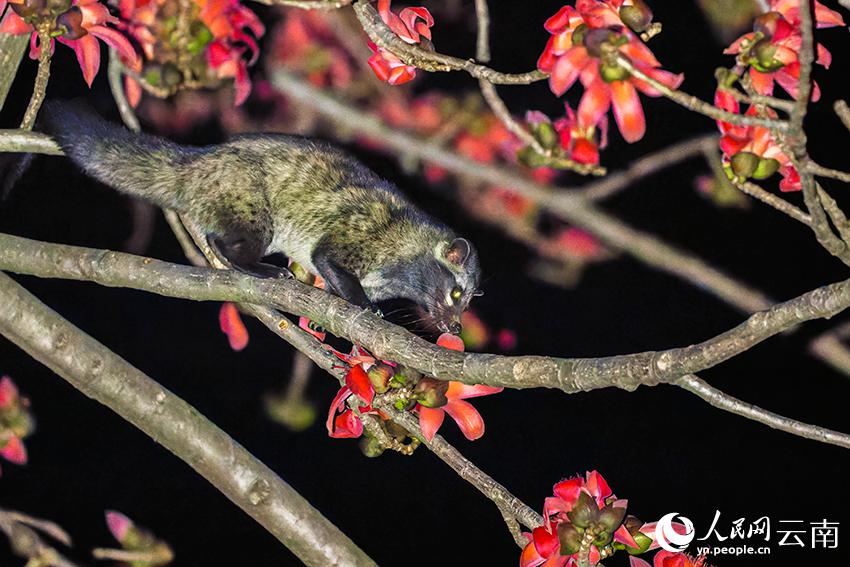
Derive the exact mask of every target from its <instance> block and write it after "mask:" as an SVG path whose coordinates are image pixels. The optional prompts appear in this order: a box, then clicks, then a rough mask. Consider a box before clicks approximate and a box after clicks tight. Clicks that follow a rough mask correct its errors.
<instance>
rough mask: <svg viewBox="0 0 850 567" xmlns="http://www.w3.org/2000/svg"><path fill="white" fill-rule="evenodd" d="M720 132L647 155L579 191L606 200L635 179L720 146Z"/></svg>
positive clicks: (593, 198) (586, 195) (593, 197)
mask: <svg viewBox="0 0 850 567" xmlns="http://www.w3.org/2000/svg"><path fill="white" fill-rule="evenodd" d="M717 140H718V136H717V134H703V135H701V136H697V137H695V138H690V139H688V140H684V141H681V142H676V143H675V144H673V145H671V146H669V147H667V148H664V149H663V150H659V151H657V152H653V153H651V154H647V155H645V156H642V157H640V158H638V159H637V160H635V161H633V162H632V163H630V164H629V167H628V168H627V169H625V170H623V171H617V172H614V173H611V174H609V175H607V176H605V178H603V179H600V180H599V181H594V182H593V183H591V184H589V185H586V186H584V187H582V188H581V189H579V190H578V192H579V193H580V194H581V195H582V196H584V197H587V198H588V199H592V200H594V201H597V200H602V199H607V198H609V197H611V196H613V195H615V194H617V193H618V192H620V191H622V190H623V189H625V188H626V187H629V186H630V185H632V184H633V183H634V182H635V181H637V180H639V179H642V178H644V177H648V176H650V175H652V174H653V173H656V172H658V171H661V170H663V169H666V168H668V167H673V166H675V165H677V164H679V163H681V162H683V161H686V160H688V159H691V158H692V157H694V156H697V155H699V154H701V153H705V151H707V150H708V149H711V148H715V147H717Z"/></svg>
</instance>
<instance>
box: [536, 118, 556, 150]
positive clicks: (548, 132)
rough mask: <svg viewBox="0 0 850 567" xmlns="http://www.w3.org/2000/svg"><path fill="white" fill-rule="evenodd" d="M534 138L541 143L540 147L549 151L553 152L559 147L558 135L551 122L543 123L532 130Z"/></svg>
mask: <svg viewBox="0 0 850 567" xmlns="http://www.w3.org/2000/svg"><path fill="white" fill-rule="evenodd" d="M531 131H532V133H533V134H534V137H535V138H537V141H538V142H540V145H541V146H543V147H544V148H545V149H547V150H551V149H552V148H554V147H555V146H556V145H558V133H557V132H556V131H555V127H554V126H552V123H551V122H541V123H540V124H538V125H536V126H533V127H532V128H531Z"/></svg>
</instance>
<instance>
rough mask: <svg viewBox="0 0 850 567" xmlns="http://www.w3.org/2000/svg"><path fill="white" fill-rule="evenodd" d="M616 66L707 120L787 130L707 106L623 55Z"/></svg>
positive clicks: (779, 124) (767, 120) (782, 124)
mask: <svg viewBox="0 0 850 567" xmlns="http://www.w3.org/2000/svg"><path fill="white" fill-rule="evenodd" d="M617 64H619V65H620V66H621V67H623V68H624V69H626V70H627V71H628V72H629V73H630V74H631V75H632V76H633V77H635V78H637V79H640V80H641V81H643V82H645V83H647V84H649V85H650V86H651V87H653V88H654V89H655V90H657V91H658V92H660V93H661V94H662V95H664V96H665V97H667V98H668V99H670V100H672V101H673V102H675V103H677V104H679V105H681V106H684V107H685V108H687V109H688V110H691V111H693V112H698V113H699V114H704V115H705V116H708V117H709V118H714V119H715V120H722V121H724V122H729V123H730V124H740V125H742V126H764V127H765V128H769V129H770V130H774V131H780V132H782V131H785V130H787V129H788V123H787V122H785V121H782V120H775V119H772V118H762V117H759V116H748V115H745V114H736V113H734V112H728V111H726V110H721V109H719V108H717V107H716V106H714V105H713V104H709V103H707V102H705V101H703V100H701V99H699V98H697V97H695V96H693V95H690V94H687V93H685V92H682V91H678V90H675V89H671V88H670V87H668V86H667V85H665V84H664V83H662V82H660V81H657V80H655V79H654V78H652V77H651V76H649V75H647V74H646V73H644V72H643V71H641V70H640V69H638V68H637V67H635V66H634V65H633V64H632V62H631V61H630V60H629V59H628V58H627V57H626V56H624V55H618V56H617Z"/></svg>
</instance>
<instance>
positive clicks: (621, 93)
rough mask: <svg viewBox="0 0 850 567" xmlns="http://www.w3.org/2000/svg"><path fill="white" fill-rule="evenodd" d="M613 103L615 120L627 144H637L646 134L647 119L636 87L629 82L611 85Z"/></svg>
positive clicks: (616, 82)
mask: <svg viewBox="0 0 850 567" xmlns="http://www.w3.org/2000/svg"><path fill="white" fill-rule="evenodd" d="M611 102H612V104H613V106H614V119H615V120H616V121H617V127H618V128H619V129H620V133H621V134H622V135H623V138H624V139H625V140H626V141H627V142H630V143H631V142H637V141H638V140H640V139H641V138H643V135H644V133H646V119H645V118H644V115H643V107H642V106H641V104H640V97H639V96H638V93H637V90H636V89H635V87H634V85H632V84H631V83H630V82H628V81H614V82H613V83H611Z"/></svg>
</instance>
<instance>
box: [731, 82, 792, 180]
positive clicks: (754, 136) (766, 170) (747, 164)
mask: <svg viewBox="0 0 850 567" xmlns="http://www.w3.org/2000/svg"><path fill="white" fill-rule="evenodd" d="M714 104H715V105H716V106H717V107H718V108H722V109H723V110H726V111H728V112H734V113H736V114H737V113H740V105H739V104H738V101H737V100H735V99H734V98H733V97H732V96H731V95H730V94H729V93H728V92H726V91H725V90H723V89H718V90H717V92H716V93H715V95H714ZM745 114H746V115H748V116H754V115H756V108H755V107H754V106H753V107H750V108H749V109H748V110H747V112H746V113H745ZM768 114H769V115H770V116H771V117H775V113H773V112H770V113H768ZM717 125H718V127H719V128H720V132H721V133H722V134H723V136H722V137H721V138H720V149H721V151H722V152H723V162H724V164H726V165H727V166H728V167H729V168H730V170H731V171H732V173H733V174H734V175H735V176H738V177H741V178H744V179H746V178H749V177H753V178H755V179H765V178H767V177H770V176H771V175H773V173H774V172H776V171H778V172H779V173H780V174H781V175H782V181H780V183H779V189H780V190H781V191H799V190H800V175H799V173H798V172H797V170H796V169H794V166H793V165H792V164H791V160H790V159H789V158H788V156H787V155H785V153H784V152H783V151H782V148H780V147H779V144H777V142H776V140H775V139H774V137H773V134H772V133H771V132H770V130H768V129H767V128H765V127H763V126H741V125H735V124H730V123H728V122H723V121H718V122H717Z"/></svg>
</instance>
